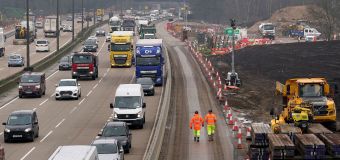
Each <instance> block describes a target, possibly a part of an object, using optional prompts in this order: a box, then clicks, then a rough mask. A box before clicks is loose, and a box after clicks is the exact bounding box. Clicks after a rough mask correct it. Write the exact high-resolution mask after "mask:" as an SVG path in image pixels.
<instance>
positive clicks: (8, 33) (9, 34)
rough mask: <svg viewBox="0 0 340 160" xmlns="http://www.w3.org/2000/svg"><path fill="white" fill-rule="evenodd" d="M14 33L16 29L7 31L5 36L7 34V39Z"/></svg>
mask: <svg viewBox="0 0 340 160" xmlns="http://www.w3.org/2000/svg"><path fill="white" fill-rule="evenodd" d="M14 34H15V31H14V30H12V31H9V32H7V33H5V34H4V36H5V38H6V39H7V38H9V37H12V36H13V35H14Z"/></svg>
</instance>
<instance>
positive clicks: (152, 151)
mask: <svg viewBox="0 0 340 160" xmlns="http://www.w3.org/2000/svg"><path fill="white" fill-rule="evenodd" d="M165 51H166V54H165V56H166V59H167V63H166V69H167V79H166V83H165V90H164V95H163V98H162V100H161V103H160V104H161V105H160V106H158V109H157V113H156V119H155V123H154V125H153V127H152V131H151V135H150V138H149V142H148V145H147V147H146V150H145V153H144V156H143V160H155V159H159V155H160V152H161V149H162V144H163V138H164V132H165V126H166V122H167V117H168V112H169V107H170V94H171V76H172V75H171V67H170V66H171V65H170V59H169V54H168V50H167V49H165Z"/></svg>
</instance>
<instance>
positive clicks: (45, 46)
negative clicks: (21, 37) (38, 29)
mask: <svg viewBox="0 0 340 160" xmlns="http://www.w3.org/2000/svg"><path fill="white" fill-rule="evenodd" d="M35 50H36V51H37V52H49V51H50V47H49V42H48V40H46V39H38V40H36V42H35Z"/></svg>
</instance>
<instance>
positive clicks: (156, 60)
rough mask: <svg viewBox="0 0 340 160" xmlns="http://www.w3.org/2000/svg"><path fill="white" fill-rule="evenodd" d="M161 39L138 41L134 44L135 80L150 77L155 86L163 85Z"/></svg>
mask: <svg viewBox="0 0 340 160" xmlns="http://www.w3.org/2000/svg"><path fill="white" fill-rule="evenodd" d="M163 65H164V57H163V41H162V39H139V40H138V41H137V43H136V78H142V77H150V78H152V80H153V81H154V83H155V85H158V86H162V85H163V79H164V78H163Z"/></svg>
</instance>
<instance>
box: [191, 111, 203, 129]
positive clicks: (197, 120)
mask: <svg viewBox="0 0 340 160" xmlns="http://www.w3.org/2000/svg"><path fill="white" fill-rule="evenodd" d="M192 125H194V130H200V129H201V125H202V126H203V125H204V121H203V118H202V117H201V116H200V115H199V114H195V115H194V116H193V117H192V118H191V121H190V128H192Z"/></svg>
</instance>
